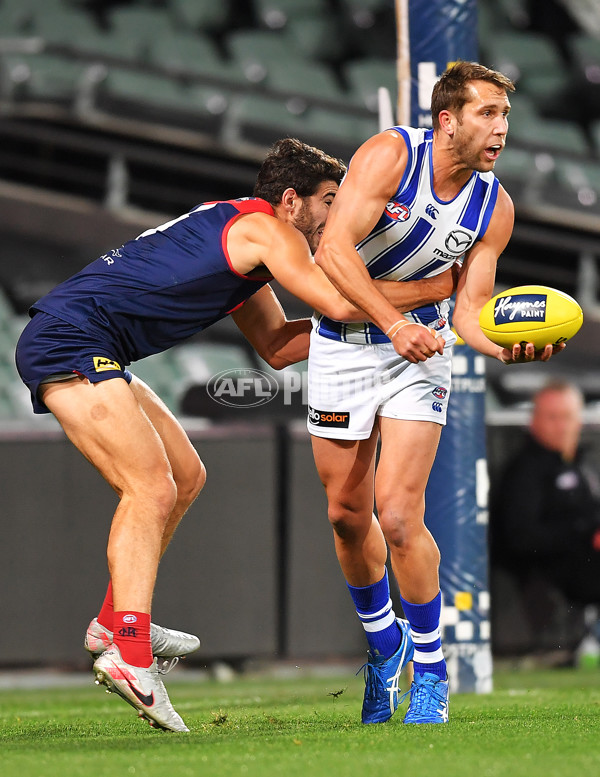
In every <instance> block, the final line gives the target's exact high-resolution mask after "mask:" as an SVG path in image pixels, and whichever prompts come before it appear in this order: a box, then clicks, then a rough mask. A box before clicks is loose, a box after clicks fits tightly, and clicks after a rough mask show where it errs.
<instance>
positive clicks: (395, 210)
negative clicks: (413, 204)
mask: <svg viewBox="0 0 600 777" xmlns="http://www.w3.org/2000/svg"><path fill="white" fill-rule="evenodd" d="M385 212H386V213H387V215H388V216H389V217H390V218H392V219H394V220H395V221H406V220H407V219H408V218H409V217H410V208H409V207H408V206H407V205H403V204H402V203H400V202H394V201H393V200H390V201H389V202H388V204H387V205H386V206H385Z"/></svg>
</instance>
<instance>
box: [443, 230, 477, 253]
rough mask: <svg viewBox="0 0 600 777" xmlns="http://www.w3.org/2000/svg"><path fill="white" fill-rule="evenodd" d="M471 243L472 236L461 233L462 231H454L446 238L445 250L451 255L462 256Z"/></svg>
mask: <svg viewBox="0 0 600 777" xmlns="http://www.w3.org/2000/svg"><path fill="white" fill-rule="evenodd" d="M472 242H473V235H470V234H469V233H468V232H463V230H462V229H454V230H453V231H452V232H450V234H448V235H447V236H446V250H447V251H450V253H452V254H464V252H465V251H466V250H467V248H470V247H471V243H472Z"/></svg>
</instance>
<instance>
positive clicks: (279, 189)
mask: <svg viewBox="0 0 600 777" xmlns="http://www.w3.org/2000/svg"><path fill="white" fill-rule="evenodd" d="M345 172H346V166H345V165H344V163H343V162H342V161H341V160H340V159H335V158H334V157H331V156H329V155H328V154H326V153H325V152H324V151H321V150H320V149H318V148H314V147H313V146H308V145H307V144H306V143H303V142H302V141H301V140H298V139H297V138H283V139H282V140H278V141H277V142H276V143H275V144H274V145H273V147H272V148H271V150H270V151H269V154H268V155H267V158H266V159H265V161H264V162H263V163H262V165H261V168H260V170H259V172H258V177H257V179H256V185H255V186H254V192H253V194H254V196H255V197H262V199H263V200H266V201H267V202H268V203H270V204H271V205H273V206H275V205H278V204H279V203H280V202H281V198H282V196H283V193H284V191H285V190H286V189H289V188H290V187H291V188H293V189H295V191H296V192H297V194H298V196H299V197H310V196H311V195H312V194H314V193H315V192H316V190H317V188H318V186H319V185H320V184H321V183H323V181H336V182H337V183H340V182H341V180H342V178H343V177H344V174H345Z"/></svg>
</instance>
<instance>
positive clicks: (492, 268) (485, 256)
mask: <svg viewBox="0 0 600 777" xmlns="http://www.w3.org/2000/svg"><path fill="white" fill-rule="evenodd" d="M513 223H514V207H513V204H512V200H511V199H510V197H509V196H508V194H507V193H506V191H505V190H504V189H503V188H502V187H500V189H499V191H498V201H497V204H496V208H495V210H494V214H493V216H492V219H491V221H490V224H489V227H488V230H487V232H486V234H485V235H484V237H483V240H481V241H480V242H478V243H476V244H475V245H474V246H473V248H472V249H471V250H470V251H469V254H468V257H467V260H466V261H465V263H464V266H463V269H462V271H461V273H460V276H459V280H458V287H457V290H456V305H455V307H454V313H453V315H452V323H453V325H454V328H455V329H456V331H457V332H458V334H459V335H460V336H461V337H462V338H463V340H464V341H465V342H466V343H467V344H468V345H470V346H471V347H472V348H475V349H476V350H477V351H479V352H480V353H483V354H484V355H486V356H492V357H494V358H495V359H498V360H499V361H501V362H503V363H504V364H519V363H524V362H531V361H548V359H549V358H550V357H551V356H552V355H553V353H557V352H558V351H561V350H562V349H563V348H564V345H562V346H554V347H553V346H552V345H547V346H546V347H545V348H542V349H539V350H537V351H536V349H535V346H534V345H533V343H527V345H526V346H525V348H523V347H522V346H521V345H520V344H519V343H515V345H514V346H513V347H512V350H509V349H508V348H502V346H500V345H496V344H495V343H493V342H492V341H491V340H489V339H488V338H487V337H486V336H485V335H484V334H483V332H482V331H481V327H480V326H479V314H480V312H481V309H482V308H483V306H484V305H485V303H486V302H487V301H488V300H489V299H491V298H492V296H493V293H494V281H495V278H496V265H497V263H498V257H499V256H500V254H501V253H502V251H504V249H505V248H506V245H507V243H508V241H509V239H510V236H511V234H512V228H513Z"/></svg>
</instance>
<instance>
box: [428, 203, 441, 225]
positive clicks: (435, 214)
mask: <svg viewBox="0 0 600 777" xmlns="http://www.w3.org/2000/svg"><path fill="white" fill-rule="evenodd" d="M425 213H426V214H427V215H428V216H429V217H430V218H432V219H433V220H434V221H435V219H437V217H438V216H439V215H440V212H439V210H438V209H437V208H434V207H433V205H432V204H431V203H429V205H428V206H427V207H426V208H425Z"/></svg>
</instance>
